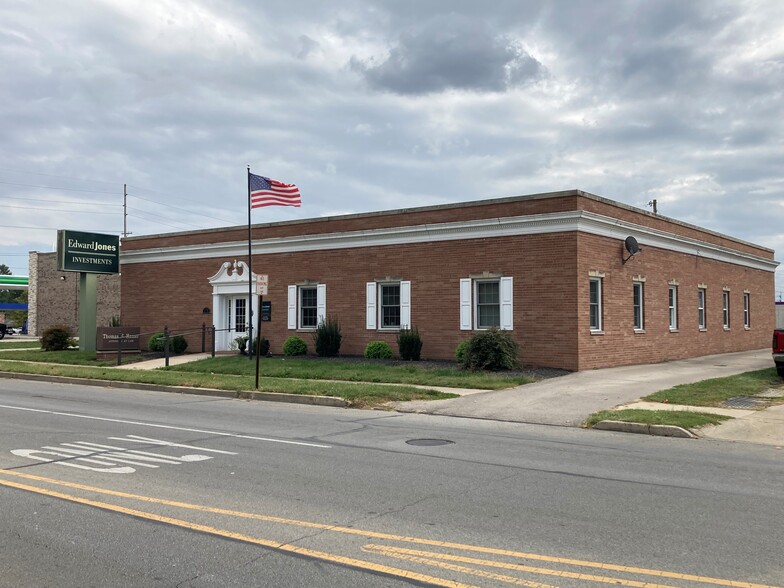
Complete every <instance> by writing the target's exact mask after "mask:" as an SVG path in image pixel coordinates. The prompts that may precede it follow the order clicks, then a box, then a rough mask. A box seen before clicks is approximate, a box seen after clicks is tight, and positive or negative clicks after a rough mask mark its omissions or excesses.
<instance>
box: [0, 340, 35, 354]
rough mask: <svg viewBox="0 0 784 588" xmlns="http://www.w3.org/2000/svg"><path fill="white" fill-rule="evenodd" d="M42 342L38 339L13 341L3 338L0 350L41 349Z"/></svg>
mask: <svg viewBox="0 0 784 588" xmlns="http://www.w3.org/2000/svg"><path fill="white" fill-rule="evenodd" d="M40 348H41V344H40V343H39V342H38V341H29V340H28V341H13V340H8V339H3V340H2V341H0V351H3V350H4V349H40Z"/></svg>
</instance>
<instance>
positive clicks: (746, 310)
mask: <svg viewBox="0 0 784 588" xmlns="http://www.w3.org/2000/svg"><path fill="white" fill-rule="evenodd" d="M743 328H744V329H750V328H751V294H749V293H748V292H744V293H743Z"/></svg>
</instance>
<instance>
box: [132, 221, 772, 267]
mask: <svg viewBox="0 0 784 588" xmlns="http://www.w3.org/2000/svg"><path fill="white" fill-rule="evenodd" d="M573 231H578V232H582V233H589V234H592V235H600V236H603V237H609V238H612V239H618V240H619V241H623V240H624V239H625V238H626V237H627V236H628V235H629V234H633V235H634V236H635V238H636V239H637V241H638V242H639V243H640V245H641V246H648V247H657V248H660V249H665V250H667V251H675V252H678V253H685V254H687V255H695V256H697V257H703V258H706V259H713V260H716V261H723V262H727V263H732V264H735V265H741V266H744V267H749V268H753V269H759V270H765V271H770V272H773V271H775V270H776V267H777V266H778V262H776V261H773V260H771V259H766V258H764V257H760V256H757V255H752V254H750V253H744V252H742V251H737V250H735V249H730V248H728V247H722V246H719V245H714V244H712V243H707V242H705V241H700V240H698V239H691V238H689V237H681V236H679V235H675V234H673V233H669V232H666V231H660V230H658V229H653V228H650V227H644V226H642V225H637V224H634V223H630V222H626V221H622V220H619V219H616V218H612V217H608V216H604V215H600V214H596V213H593V212H588V211H584V210H575V211H569V212H556V213H548V214H531V215H523V216H515V217H506V218H492V219H479V220H470V221H459V222H449V223H437V224H426V225H415V226H405V227H392V228H385V229H371V230H366V231H350V232H344V233H322V234H315V235H295V236H291V237H276V238H272V239H257V240H255V241H254V242H253V254H254V255H265V254H271V253H296V252H303V251H321V250H324V249H351V248H359V247H379V246H383V245H411V244H416V243H427V242H433V241H456V240H460V239H487V238H493V237H509V236H518V235H537V234H548V233H563V232H573ZM247 248H248V244H247V242H246V241H233V242H226V243H205V244H202V245H182V246H176V247H161V248H154V249H144V250H139V251H127V252H121V254H120V263H121V264H130V263H155V262H164V261H184V260H194V259H205V258H224V259H225V258H227V257H228V258H232V257H234V258H236V257H242V256H243V255H247Z"/></svg>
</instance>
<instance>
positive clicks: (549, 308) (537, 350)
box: [122, 234, 577, 369]
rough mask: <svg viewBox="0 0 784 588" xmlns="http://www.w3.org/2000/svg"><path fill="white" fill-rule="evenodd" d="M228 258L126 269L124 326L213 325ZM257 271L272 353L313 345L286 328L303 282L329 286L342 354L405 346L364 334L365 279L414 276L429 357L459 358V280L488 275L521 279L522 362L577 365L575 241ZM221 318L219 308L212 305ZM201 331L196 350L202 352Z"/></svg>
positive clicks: (307, 256)
mask: <svg viewBox="0 0 784 588" xmlns="http://www.w3.org/2000/svg"><path fill="white" fill-rule="evenodd" d="M222 262H223V260H216V259H210V260H198V261H187V262H186V261H183V262H167V263H152V264H128V265H124V266H123V280H122V287H123V292H122V301H123V315H122V316H123V324H126V325H138V326H140V327H141V329H142V332H153V331H161V330H162V329H163V326H164V325H166V326H168V327H169V329H171V330H172V331H174V332H180V331H183V330H191V329H197V328H198V327H199V326H200V325H201V323H202V321H203V320H206V321H207V323H208V325H209V324H211V319H212V314H210V315H203V314H202V308H203V307H211V306H212V289H211V286H210V285H209V283H208V281H207V279H208V278H209V277H210V276H212V275H214V274H215V272H217V271H218V269H219V267H220V264H221V263H222ZM253 268H254V271H255V272H257V273H266V274H269V276H270V287H269V295H268V296H266V297H265V300H269V301H271V302H272V321H270V322H265V323H262V334H263V335H264V336H265V337H267V338H268V339H270V341H271V344H272V351H273V353H281V348H282V345H283V342H284V341H285V339H286V338H287V337H288V336H289V335H292V334H298V335H300V336H301V337H302V338H303V339H304V340H305V341H306V342H307V343H308V345H309V349H310V350H311V352H312V351H313V344H312V339H311V333H310V332H309V331H304V332H296V331H290V330H288V329H287V324H286V323H287V321H286V307H287V286H288V285H289V284H294V283H297V282H302V281H304V280H313V281H317V282H320V283H325V284H326V285H327V314H328V315H330V316H334V317H336V318H337V319H338V320H339V321H340V323H341V328H342V333H343V345H342V347H341V353H343V354H345V355H362V354H363V352H364V349H365V346H366V345H367V343H368V342H370V341H387V342H389V343H390V345H391V346H392V348H393V350H396V349H397V345H396V342H395V333H390V332H383V331H369V330H366V329H365V283H366V282H369V281H371V282H372V281H374V280H375V279H376V278H384V277H385V276H394V277H396V278H402V279H404V280H411V320H412V323H413V325H414V326H416V327H417V328H418V329H419V332H420V334H421V335H422V339H423V341H424V347H423V350H422V355H423V358H437V359H451V358H453V357H454V352H455V347H456V346H457V344H458V343H459V342H460V341H461V340H462V339H464V338H467V337H468V336H470V334H471V332H470V331H461V330H460V297H459V279H460V278H465V277H469V275H470V274H477V273H482V272H484V271H489V272H493V273H500V274H503V275H506V276H513V277H514V283H513V287H514V307H513V308H514V319H513V320H514V335H515V337H516V338H517V339H518V341H519V342H520V344H521V359H522V360H523V361H524V362H525V363H527V364H532V365H552V366H556V367H563V368H566V369H574V368H575V367H576V362H577V346H576V340H575V338H574V336H573V331H572V329H571V328H570V325H573V324H574V322H575V319H576V305H575V302H574V299H573V294H572V288H573V284H574V283H575V281H576V277H575V271H576V267H575V245H574V235H573V234H572V235H571V236H567V235H539V236H528V237H515V238H511V237H510V238H498V239H477V240H471V241H451V242H440V243H427V244H422V245H408V246H386V247H374V248H363V249H351V250H330V251H321V252H305V253H290V254H280V255H266V256H256V257H254V260H253ZM212 313H213V314H214V309H212ZM200 337H201V336H200V334H198V333H196V334H193V335H191V336H190V337H189V338H188V341H189V350H190V351H196V350H198V349H200V345H201V338H200Z"/></svg>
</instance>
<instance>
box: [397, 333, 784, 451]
mask: <svg viewBox="0 0 784 588" xmlns="http://www.w3.org/2000/svg"><path fill="white" fill-rule="evenodd" d="M770 367H773V363H772V360H771V355H770V350H769V349H762V350H757V351H746V352H741V353H728V354H723V355H711V356H706V357H699V358H692V359H685V360H680V361H671V362H667V363H659V364H652V365H636V366H624V367H617V368H606V369H598V370H590V371H584V372H575V373H572V374H568V375H566V376H561V377H558V378H551V379H548V380H542V381H540V382H536V383H534V384H527V385H525V386H519V387H517V388H510V389H507V390H498V391H492V392H484V393H481V394H474V395H472V396H466V397H461V398H454V399H450V400H433V401H412V402H398V403H393V407H394V408H395V409H396V410H398V411H401V412H418V413H425V414H437V415H445V416H458V417H468V418H480V419H490V420H499V421H510V422H522V423H537V424H546V425H560V426H571V427H578V426H580V424H581V423H582V422H583V421H585V419H586V418H588V416H590V415H591V414H593V413H595V412H599V411H601V410H608V409H612V408H630V407H634V406H635V403H636V402H637V401H638V400H639V399H640V398H641V397H642V396H647V395H648V394H652V393H653V392H658V391H659V390H665V389H667V388H672V387H673V386H677V385H678V384H688V383H693V382H698V381H700V380H706V379H710V378H720V377H723V376H731V375H735V374H740V373H743V372H748V371H753V370H760V369H765V368H770ZM646 404H650V405H651V406H650V408H654V407H655V408H657V409H662V408H664V409H666V408H665V407H669V408H670V409H672V405H667V404H661V405H659V404H656V403H646ZM637 407H640V406H639V405H637ZM646 408H648V407H646ZM689 409H691V410H703V409H701V408H697V407H689ZM721 410H722V411H724V410H725V409H721ZM782 411H784V409H781V408H779V407H772V408H768V409H766V410H761V411H748V410H733V411H731V413H732V416H734V417H735V420H733V421H728V423H725V424H721V425H717V426H715V427H709V428H705V429H703V430H701V431H700V436H704V437H711V438H716V439H733V440H738V441H750V442H755V443H770V444H773V445H777V446H784V426H782V425H784V423H783V422H782V420H784V412H782ZM704 412H709V411H708V410H704ZM728 412H729V411H728Z"/></svg>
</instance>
